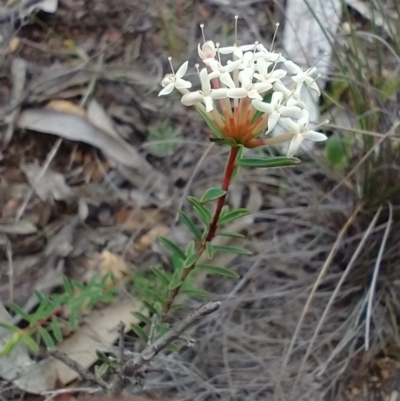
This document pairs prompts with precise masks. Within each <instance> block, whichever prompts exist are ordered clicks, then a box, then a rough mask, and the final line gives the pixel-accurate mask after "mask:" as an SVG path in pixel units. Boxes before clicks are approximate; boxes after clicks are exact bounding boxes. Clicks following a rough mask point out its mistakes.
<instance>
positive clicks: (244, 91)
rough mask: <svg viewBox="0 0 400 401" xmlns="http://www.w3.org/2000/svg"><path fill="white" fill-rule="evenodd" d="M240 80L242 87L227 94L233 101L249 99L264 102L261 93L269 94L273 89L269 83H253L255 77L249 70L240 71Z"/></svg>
mask: <svg viewBox="0 0 400 401" xmlns="http://www.w3.org/2000/svg"><path fill="white" fill-rule="evenodd" d="M238 79H239V82H240V83H241V87H240V88H233V89H228V92H227V95H228V97H230V98H232V99H241V98H244V97H249V98H250V99H259V100H262V96H261V95H260V93H263V92H267V91H268V90H270V89H271V88H272V85H271V84H270V83H268V82H257V83H253V77H252V75H251V74H249V72H248V71H247V70H243V71H240V72H239V75H238Z"/></svg>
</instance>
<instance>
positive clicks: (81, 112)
mask: <svg viewBox="0 0 400 401" xmlns="http://www.w3.org/2000/svg"><path fill="white" fill-rule="evenodd" d="M46 108H48V109H51V110H57V111H62V112H64V113H70V114H76V115H77V116H81V117H86V111H85V109H83V108H82V107H80V106H78V105H76V104H74V103H72V102H69V101H68V100H58V99H54V100H51V101H50V102H49V103H47V105H46Z"/></svg>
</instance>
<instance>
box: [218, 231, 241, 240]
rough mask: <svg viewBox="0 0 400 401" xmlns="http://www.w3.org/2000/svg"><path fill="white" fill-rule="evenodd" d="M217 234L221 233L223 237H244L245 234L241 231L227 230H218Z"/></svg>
mask: <svg viewBox="0 0 400 401" xmlns="http://www.w3.org/2000/svg"><path fill="white" fill-rule="evenodd" d="M217 235H221V236H222V237H231V238H244V235H243V234H239V233H230V232H227V231H220V232H217Z"/></svg>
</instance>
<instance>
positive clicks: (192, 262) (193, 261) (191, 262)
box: [183, 255, 199, 269]
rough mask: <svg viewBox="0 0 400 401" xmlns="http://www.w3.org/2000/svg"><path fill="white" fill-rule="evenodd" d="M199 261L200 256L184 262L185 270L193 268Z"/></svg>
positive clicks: (194, 256) (193, 256)
mask: <svg viewBox="0 0 400 401" xmlns="http://www.w3.org/2000/svg"><path fill="white" fill-rule="evenodd" d="M198 259H199V255H192V256H189V257H188V258H187V259H186V260H185V261H184V262H183V268H184V269H187V268H188V267H191V266H193V265H194V264H195V263H196V262H197V260H198Z"/></svg>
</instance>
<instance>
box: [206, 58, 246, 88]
mask: <svg viewBox="0 0 400 401" xmlns="http://www.w3.org/2000/svg"><path fill="white" fill-rule="evenodd" d="M241 63H242V62H241V60H235V61H228V64H227V65H225V66H223V65H222V64H221V63H220V62H218V61H217V60H213V62H211V63H210V67H211V69H212V72H210V73H209V74H208V76H209V77H210V79H214V78H219V80H220V81H221V82H222V83H223V84H224V85H226V86H227V87H228V88H235V87H236V85H235V82H233V79H232V77H231V75H230V73H231V72H232V71H235V70H238V69H239V66H240V64H241Z"/></svg>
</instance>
